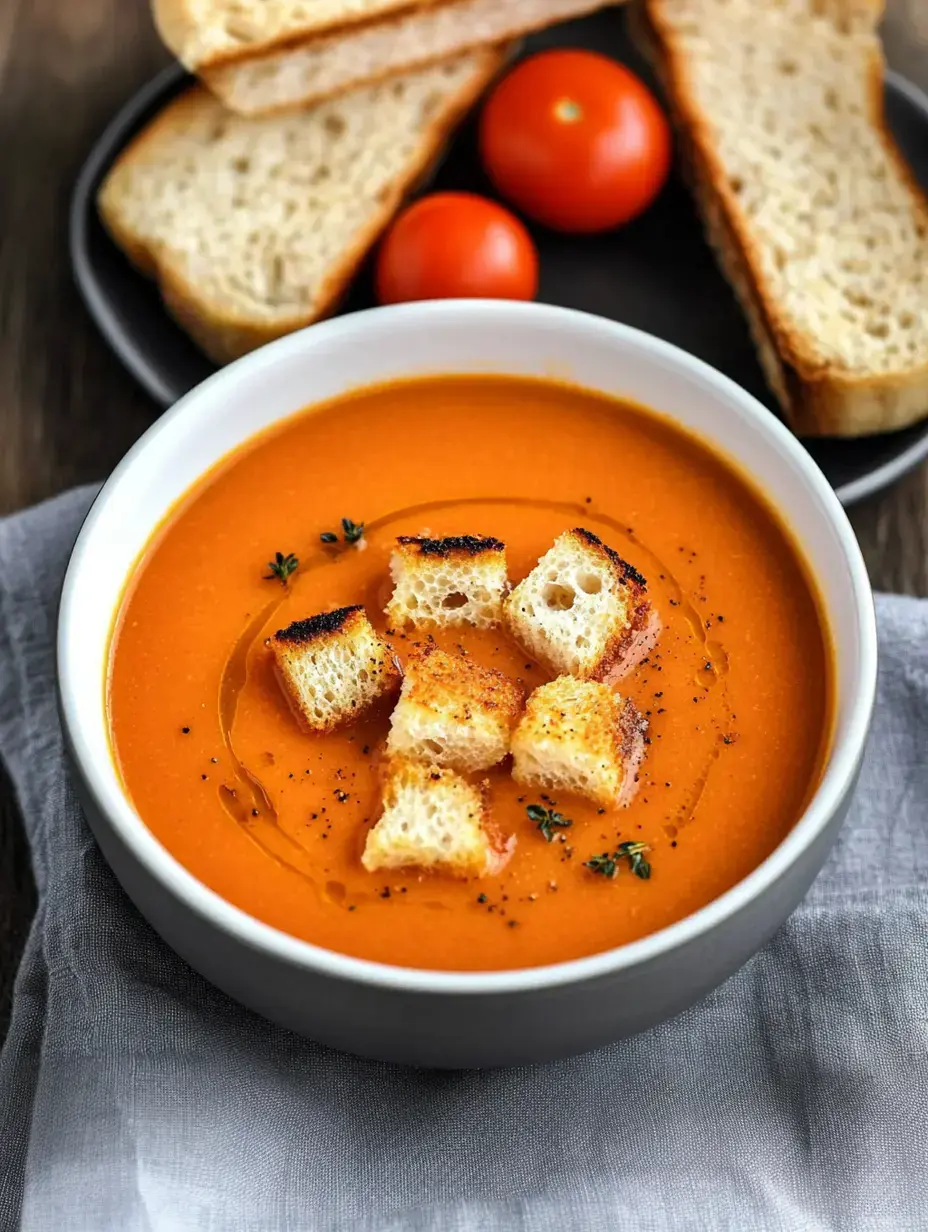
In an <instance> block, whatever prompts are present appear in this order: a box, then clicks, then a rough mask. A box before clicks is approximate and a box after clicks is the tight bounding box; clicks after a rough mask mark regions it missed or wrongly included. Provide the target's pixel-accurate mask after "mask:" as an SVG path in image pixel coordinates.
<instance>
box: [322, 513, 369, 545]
mask: <svg viewBox="0 0 928 1232" xmlns="http://www.w3.org/2000/svg"><path fill="white" fill-rule="evenodd" d="M342 537H343V538H344V540H345V542H346V543H358V542H360V540H361V539H363V538H364V523H363V522H352V520H351V518H342ZM319 538H320V539H321V540H322V542H323V543H338V535H337V534H336V533H335V531H334V530H326V531H323V532H322V534H321V535H320V536H319Z"/></svg>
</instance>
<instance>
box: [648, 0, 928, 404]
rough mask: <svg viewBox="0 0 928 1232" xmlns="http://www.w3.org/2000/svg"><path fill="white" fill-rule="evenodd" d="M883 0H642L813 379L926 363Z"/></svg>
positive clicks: (924, 260)
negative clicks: (885, 53)
mask: <svg viewBox="0 0 928 1232" xmlns="http://www.w3.org/2000/svg"><path fill="white" fill-rule="evenodd" d="M881 8H882V6H881V5H879V4H877V3H868V2H867V0H764V2H763V3H757V2H756V0H650V2H649V4H648V13H649V16H650V18H651V19H652V21H653V23H654V26H655V28H656V29H657V30H658V32H659V33H660V35H661V37H662V39H663V40H664V41H665V44H666V45H667V46H669V47H671V48H672V65H671V78H672V80H673V82H674V92H675V93H678V92H679V91H681V90H682V91H683V92H684V94H685V95H686V96H688V105H687V103H682V104H681V105H682V108H683V113H684V124H685V126H686V125H688V126H690V128H691V130H692V135H693V137H694V139H695V140H696V142H697V143H698V144H699V145H700V146H701V147H702V149H703V152H704V153H706V152H708V153H709V155H710V157H712V158H714V159H715V161H716V164H717V169H718V172H719V175H718V180H717V186H718V185H721V188H722V191H723V192H724V194H725V197H726V199H727V202H728V204H729V207H730V208H731V207H733V208H734V210H735V214H736V217H737V216H738V215H740V217H741V219H742V225H743V231H744V234H746V235H747V236H748V238H749V243H750V261H751V264H752V266H753V267H754V269H755V270H756V271H757V272H758V273H759V276H760V281H761V284H762V288H763V289H764V290H765V291H766V301H767V303H768V304H774V305H776V311H775V316H776V318H778V323H779V325H780V328H781V331H782V333H783V335H784V337H781V339H780V345H781V346H783V347H784V350H785V352H786V354H787V357H788V358H789V359H790V360H791V362H792V363H793V364H794V365H795V366H796V367H798V368H799V369H800V370H801V371H802V372H803V374H804V375H805V376H807V377H808V376H811V375H814V371H815V369H816V368H821V369H828V370H830V371H832V372H838V373H845V374H848V375H851V376H855V375H861V376H874V375H875V376H880V375H881V374H889V373H893V372H896V371H899V370H904V369H907V368H911V367H915V366H921V365H925V364H928V281H926V280H928V208H926V202H925V198H924V195H923V194H922V193H921V191H920V190H919V189H918V187H917V186H916V185H915V183H914V181H913V179H912V177H911V175H910V173H909V171H908V169H907V168H906V166H905V164H904V162H903V160H902V158H901V155H900V154H899V152H898V151H897V150H896V148H895V146H894V145H893V143H892V140H891V138H890V137H889V135H888V134H887V132H886V130H885V127H884V123H883V115H882V108H883V101H882V54H881V51H880V45H879V40H878V37H877V34H876V22H877V20H878V18H879V15H880V10H881ZM680 101H681V99H680V98H679V97H678V102H680ZM925 409H928V406H926V408H925Z"/></svg>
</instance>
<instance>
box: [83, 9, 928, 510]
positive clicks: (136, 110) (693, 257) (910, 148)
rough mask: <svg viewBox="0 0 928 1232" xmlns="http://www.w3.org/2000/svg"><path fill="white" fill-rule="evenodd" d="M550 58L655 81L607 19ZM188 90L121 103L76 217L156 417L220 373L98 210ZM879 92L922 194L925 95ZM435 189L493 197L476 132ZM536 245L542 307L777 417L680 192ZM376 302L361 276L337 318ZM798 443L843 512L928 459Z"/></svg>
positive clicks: (927, 177) (892, 438)
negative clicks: (699, 366) (679, 354)
mask: <svg viewBox="0 0 928 1232" xmlns="http://www.w3.org/2000/svg"><path fill="white" fill-rule="evenodd" d="M552 46H576V47H590V48H595V49H596V50H600V51H606V52H608V53H609V54H611V55H614V56H616V57H617V58H618V59H620V60H623V61H624V62H626V63H628V64H629V65H631V66H632V67H633V68H634V69H635V70H636V71H637V72H639V73H641V74H642V76H644V77H646V78H649V77H650V74H649V73H648V71H647V69H646V68H645V66H644V65H643V64H642V62H641V60H640V58H639V57H638V55H637V54H636V52H635V51H634V49H633V48H632V47H631V45H630V43H629V41H628V39H627V37H626V35H625V33H624V29H623V23H622V22H620V21H619V20H617V17H616V14H615V13H613V12H605V13H600V14H597V15H595V16H593V17H588V18H585V19H583V20H581V21H576V22H572V23H570V24H568V25H564V26H560V27H558V28H557V29H555V30H550V31H547V32H546V33H544V34H541V35H537V36H535V37H534V38H531V39H528V40H526V43H525V48H524V51H525V52H526V53H527V52H531V51H537V50H539V49H540V48H544V47H552ZM188 81H189V78H188V76H187V74H186V73H185V72H184V71H183V70H182V69H181V68H179V67H172V68H169V69H167V70H165V71H164V72H163V73H161V74H160V75H159V76H158V77H156V78H155V79H154V80H153V81H151V82H149V84H148V85H147V86H145V87H144V89H142V90H140V91H139V92H138V94H136V95H135V96H134V98H132V99H131V100H130V101H129V102H128V103H127V104H126V106H125V107H124V108H123V109H122V111H121V112H120V113H119V114H118V115H117V116H116V117H115V119H114V120H113V121H112V123H111V124H110V125H109V127H108V128H107V129H106V131H105V132H104V133H103V135H102V136H101V137H100V139H99V141H98V142H97V144H96V146H95V147H94V149H93V151H92V153H91V155H90V158H89V159H88V160H87V163H86V164H85V166H84V168H83V170H82V172H81V175H80V177H79V179H78V182H77V185H76V187H75V191H74V196H73V200H72V205H71V229H70V237H71V255H72V261H73V265H74V273H75V277H76V279H77V283H78V286H79V288H80V290H81V293H82V295H83V297H84V299H85V301H86V303H87V306H88V308H89V309H90V312H91V313H92V315H93V317H94V319H95V320H96V322H97V325H98V326H99V328H100V329H101V331H102V332H103V334H104V335H105V337H106V338H107V340H108V342H109V344H110V346H111V347H112V348H113V350H114V351H115V352H116V354H117V355H118V356H119V358H120V359H121V360H122V362H123V363H124V364H125V366H126V367H127V368H128V369H129V371H130V372H131V373H132V374H133V375H134V376H135V377H136V379H137V380H138V381H139V382H141V384H142V385H143V386H144V387H145V389H147V390H148V392H149V393H150V394H151V396H152V397H153V398H154V399H155V400H156V401H157V402H160V403H161V404H162V405H163V406H170V405H171V403H173V402H175V401H176V400H177V399H178V398H180V397H181V396H182V395H183V394H185V393H187V391H188V390H189V389H191V388H192V387H193V386H194V385H197V384H198V383H199V382H200V381H202V380H203V379H204V377H207V376H209V374H210V373H211V372H213V371H214V370H215V369H214V367H213V365H212V364H211V363H210V361H209V360H207V359H206V358H205V357H204V356H203V355H202V354H201V353H200V352H199V351H198V350H197V349H196V347H195V346H194V345H193V344H192V343H191V342H190V341H189V339H188V338H187V337H186V335H185V334H183V333H182V332H181V330H180V329H179V328H178V327H177V326H176V325H175V324H174V323H173V321H171V320H170V319H169V317H168V316H167V314H166V313H165V311H164V309H163V308H162V306H161V301H160V299H159V297H158V293H157V291H156V290H155V288H154V286H153V285H152V284H151V283H149V282H148V281H147V280H146V279H144V278H142V277H141V276H140V275H138V274H137V273H135V271H134V270H133V269H132V268H131V267H130V266H129V264H128V263H127V262H126V260H125V259H124V258H123V256H122V254H121V253H120V252H119V251H118V250H117V249H116V247H115V246H114V245H113V244H112V243H111V241H110V240H109V238H108V237H107V235H106V233H105V232H104V230H103V228H102V226H101V225H100V222H99V220H98V218H97V214H96V209H95V207H94V199H95V195H96V190H97V187H98V186H99V184H100V181H101V179H102V177H103V176H104V175H105V173H106V171H107V169H108V168H109V166H110V165H111V163H112V162H113V160H114V159H115V157H116V156H117V155H118V153H119V151H120V150H121V149H122V148H123V147H124V146H125V144H126V142H127V141H128V140H129V138H130V137H132V135H133V134H134V133H136V132H137V131H138V130H139V129H140V128H141V127H142V126H143V125H144V124H145V123H146V121H147V120H148V119H150V117H151V116H152V115H154V114H155V112H157V111H158V110H159V109H160V108H161V107H163V106H164V104H165V103H166V102H167V101H168V100H169V99H170V98H172V97H173V96H174V95H175V94H177V93H178V91H179V90H181V89H182V88H183V87H184V86H185V85H186V84H187V82H188ZM885 94H886V114H887V119H888V121H889V125H890V128H891V129H892V131H893V133H894V134H895V136H896V139H897V141H898V142H899V144H900V146H901V147H902V150H903V152H904V154H905V155H906V157H907V158H908V160H909V162H910V163H911V165H912V167H913V169H914V171H915V174H916V176H917V177H918V179H919V180H920V181H921V183H922V184H923V185H925V186H926V188H928V97H926V96H925V95H924V94H922V93H921V91H919V90H918V89H916V88H915V87H914V86H912V85H910V84H909V83H908V82H907V81H905V80H903V79H902V78H900V77H898V76H896V75H895V74H893V73H889V74H887V78H886V85H885ZM431 187H434V188H444V189H448V188H467V189H472V190H474V191H478V192H485V193H490V191H491V190H490V188H489V185H488V184H487V182H486V180H485V178H484V176H483V174H482V172H481V170H480V166H479V162H478V160H477V157H476V152H475V141H474V126H473V123H471V124H470V125H469V127H466V128H465V129H464V130H463V131H462V132H461V133H460V134H459V136H458V137H457V138H456V140H455V142H454V144H453V146H452V148H451V149H450V151H449V152H448V154H447V156H446V158H445V159H444V161H443V163H442V164H441V166H440V167H439V168H438V171H437V172H436V174H435V176H434V178H433V181H432V185H431ZM535 239H536V241H537V243H538V247H539V250H540V252H541V289H540V293H539V298H540V299H541V300H544V301H545V302H547V303H551V304H563V305H566V306H567V307H571V308H582V309H585V310H586V311H587V312H595V313H599V314H600V315H601V316H604V317H612V318H614V319H615V320H619V321H624V322H626V323H628V324H630V325H635V326H637V327H638V328H640V329H644V330H647V331H649V332H650V333H652V334H657V335H658V336H659V337H661V338H666V339H667V340H668V341H670V342H674V343H676V344H677V346H680V347H683V348H684V349H685V350H687V351H691V352H692V353H693V354H694V355H698V356H699V357H700V358H701V359H704V360H706V361H707V362H708V363H710V364H712V365H713V366H714V367H716V368H718V369H720V371H722V372H724V373H727V375H728V376H730V377H732V378H733V379H734V380H735V381H737V382H738V383H739V384H740V385H741V386H743V387H744V388H745V389H747V390H749V391H750V392H751V393H752V394H754V395H755V396H756V397H757V398H759V399H760V400H761V401H762V402H764V403H765V404H766V405H767V406H769V407H771V408H773V407H774V403H773V400H772V397H771V395H770V393H769V391H768V390H767V387H766V385H765V383H764V379H763V376H762V374H761V371H760V368H759V366H758V363H757V359H756V358H755V354H754V349H753V347H752V345H751V341H750V338H749V337H748V332H747V328H746V326H745V323H744V321H743V319H742V316H741V313H740V311H739V309H738V307H737V305H736V303H735V301H734V299H733V298H732V295H731V292H730V291H729V290H728V287H727V285H726V283H725V281H724V280H723V278H722V277H721V275H720V274H719V272H718V270H717V268H716V266H715V262H714V260H713V258H712V255H711V253H710V251H709V249H708V247H707V246H706V243H705V241H704V239H703V235H702V229H701V226H700V224H699V220H698V218H697V217H696V214H695V212H694V209H693V207H692V205H691V204H690V200H689V198H688V196H687V194H686V192H685V190H684V188H683V186H682V184H681V183H680V182H679V181H678V180H676V179H675V178H674V179H672V181H671V183H670V184H669V185H668V186H667V188H666V189H665V191H664V192H663V193H662V195H661V197H660V198H659V200H658V202H657V203H656V204H655V206H653V207H652V208H651V209H650V210H648V211H647V213H646V214H645V215H644V216H643V217H642V218H640V219H639V220H638V221H636V222H635V223H633V224H632V225H631V226H628V227H625V228H623V229H621V230H619V231H615V232H612V233H611V234H606V235H599V236H591V237H577V236H563V235H556V234H554V233H552V232H549V231H544V230H541V229H536V231H535ZM372 303H373V297H372V294H371V281H370V273H369V270H367V269H365V270H364V271H362V273H361V274H360V275H359V277H358V279H357V280H356V282H355V285H354V286H353V288H352V290H351V293H350V295H349V296H348V299H347V300H346V302H345V304H344V305H343V308H342V311H344V312H350V311H353V310H356V309H358V308H366V307H369V306H370V305H371V304H372ZM806 445H807V448H808V449H809V452H810V453H811V454H812V456H813V457H814V458H815V460H816V461H817V462H818V464H819V466H820V467H821V468H822V470H823V471H824V473H825V475H826V476H827V477H828V479H829V481H830V482H831V484H832V485H833V487H834V488H835V490H836V491H837V493H838V496H839V497H840V498H841V500H842V501H843V503H844V504H845V505H850V504H852V503H853V502H854V501H857V500H860V499H861V498H862V497H865V496H869V495H871V494H872V493H874V492H877V491H879V490H880V489H881V488H884V487H886V486H887V485H889V484H891V483H893V482H894V481H895V480H896V479H898V478H899V477H900V476H901V475H903V474H904V473H905V472H906V471H907V470H910V469H911V468H912V467H913V466H915V465H916V464H917V463H918V462H920V461H921V460H922V459H923V458H924V457H925V456H926V455H928V421H926V422H925V423H922V424H919V425H916V426H915V427H912V428H907V429H906V430H904V431H902V432H896V433H891V434H887V435H884V436H874V437H868V438H866V439H863V440H859V441H842V440H810V441H807V442H806Z"/></svg>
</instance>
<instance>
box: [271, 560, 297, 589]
mask: <svg viewBox="0 0 928 1232" xmlns="http://www.w3.org/2000/svg"><path fill="white" fill-rule="evenodd" d="M267 567H268V568H269V569H270V573H265V575H264V579H265V581H267V582H271V581H273V580H274V578H277V580H278V581H279V582H280V584H281V586H286V585H287V579H288V578H289V576H290V574H291V573H296V571H297V569H299V567H300V562H299V561H298V560H297V558H296V557H295V556H294V555H293V553H292V552H287V553H286V555H285V554H284V553H283V552H275V553H274V559H273V560H269V561H268V562H267Z"/></svg>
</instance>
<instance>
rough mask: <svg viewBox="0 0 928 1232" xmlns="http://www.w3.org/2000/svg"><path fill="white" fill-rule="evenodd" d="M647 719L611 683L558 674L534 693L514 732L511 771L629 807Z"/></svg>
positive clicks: (527, 780) (537, 783) (531, 782)
mask: <svg viewBox="0 0 928 1232" xmlns="http://www.w3.org/2000/svg"><path fill="white" fill-rule="evenodd" d="M647 727H648V724H647V720H646V719H644V718H642V716H641V715H640V714H639V712H638V709H637V707H636V706H635V704H634V702H631V701H627V700H626V699H624V698H622V697H620V696H619V694H618V693H616V692H615V691H614V690H613V689H611V688H610V687H609V686H608V685H605V684H600V683H598V682H597V681H592V680H574V678H573V677H572V676H559V677H558V678H557V680H552V681H551V682H550V684H543V685H542V686H541V687H540V688H538V689H536V690H535V692H534V693H533V694H532V695H531V697H529V699H528V704H527V706H526V707H525V714H524V715H523V717H522V720H521V722H520V723H519V726H518V727H517V728H516V730H515V733H514V735H513V737H512V757H513V769H512V777H513V778H514V779H515V780H516V782H517V783H522V784H524V785H526V786H533V787H543V788H545V789H546V790H548V791H569V792H572V793H573V794H574V795H578V796H585V797H587V798H588V799H590V800H594V801H595V802H596V803H597V804H600V805H602V806H604V807H605V808H615V807H624V806H625V805H626V804H628V803H629V801H630V800H631V798H632V797H633V796H634V794H635V791H636V790H637V786H638V781H637V780H638V768H639V766H640V765H641V761H642V759H643V757H644V753H645V743H644V737H645V732H646V731H647Z"/></svg>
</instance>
